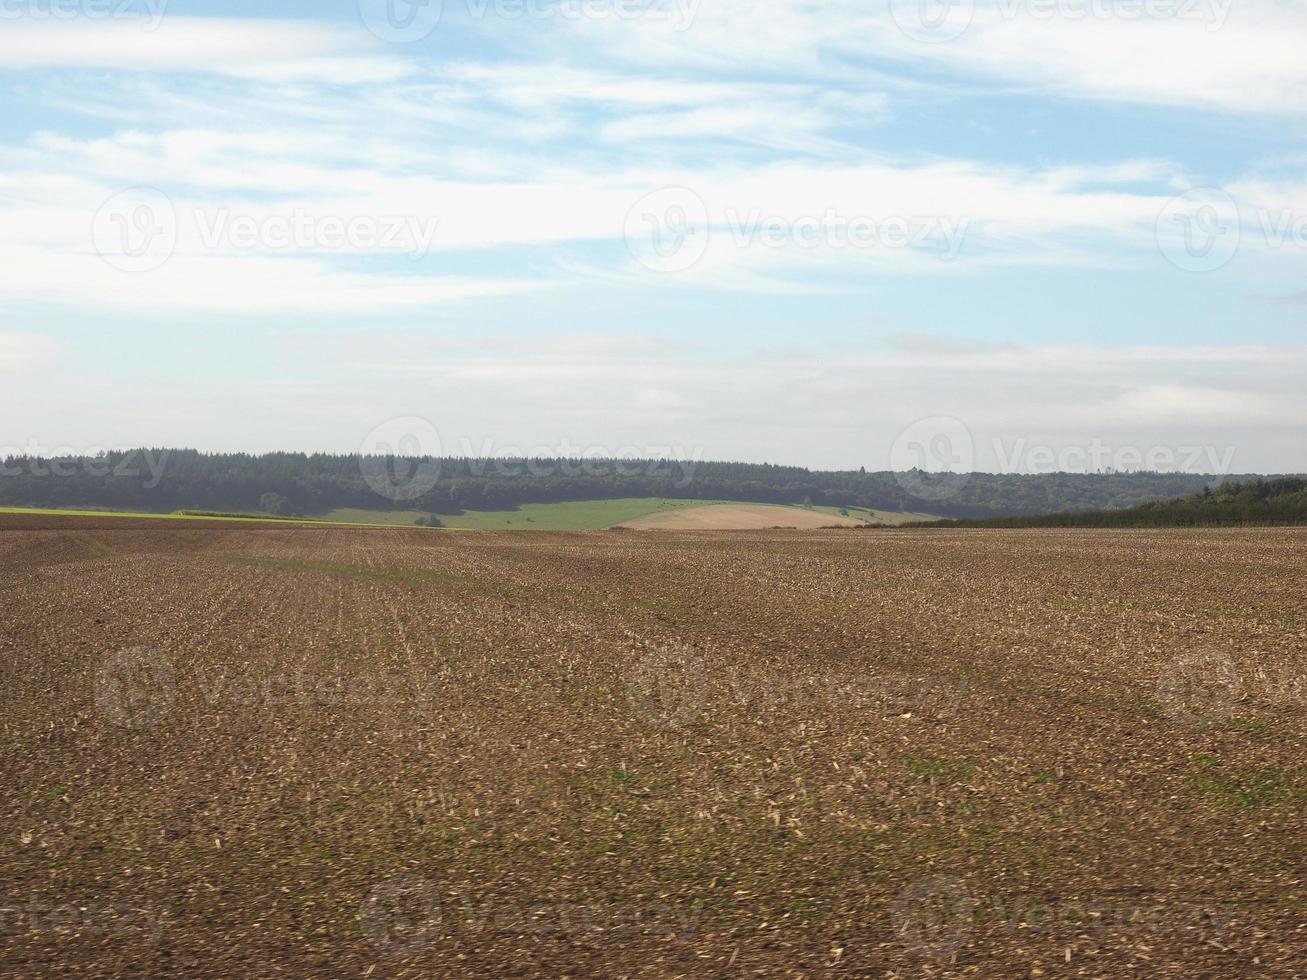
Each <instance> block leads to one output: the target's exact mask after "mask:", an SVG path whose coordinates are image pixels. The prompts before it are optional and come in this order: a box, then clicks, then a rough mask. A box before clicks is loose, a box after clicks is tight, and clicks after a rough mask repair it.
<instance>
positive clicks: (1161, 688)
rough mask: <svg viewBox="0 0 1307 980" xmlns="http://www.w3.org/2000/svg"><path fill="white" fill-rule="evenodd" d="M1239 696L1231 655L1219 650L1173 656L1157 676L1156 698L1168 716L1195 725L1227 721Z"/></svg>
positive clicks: (1239, 684) (1240, 687) (1240, 688)
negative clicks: (1174, 657)
mask: <svg viewBox="0 0 1307 980" xmlns="http://www.w3.org/2000/svg"><path fill="white" fill-rule="evenodd" d="M1242 696H1243V680H1242V678H1241V677H1240V675H1239V671H1238V668H1237V667H1236V666H1235V663H1234V660H1233V658H1231V657H1230V655H1229V654H1227V653H1225V652H1223V651H1220V650H1195V651H1192V652H1190V653H1187V654H1184V655H1183V656H1180V657H1177V658H1176V659H1175V660H1173V661H1172V662H1171V663H1170V664H1168V665H1167V667H1166V668H1165V669H1164V670H1163V671H1162V673H1161V675H1160V676H1159V677H1158V679H1157V697H1158V700H1159V701H1160V702H1161V703H1162V706H1163V709H1164V710H1165V711H1166V713H1167V714H1168V715H1170V716H1171V717H1172V718H1173V719H1175V720H1176V721H1178V722H1181V723H1182V724H1185V725H1191V726H1194V727H1197V728H1202V727H1206V726H1209V725H1212V724H1217V723H1220V722H1222V721H1227V720H1228V719H1229V718H1230V717H1231V716H1232V715H1233V714H1234V706H1235V704H1236V703H1237V702H1238V701H1239V700H1240V698H1241V697H1242Z"/></svg>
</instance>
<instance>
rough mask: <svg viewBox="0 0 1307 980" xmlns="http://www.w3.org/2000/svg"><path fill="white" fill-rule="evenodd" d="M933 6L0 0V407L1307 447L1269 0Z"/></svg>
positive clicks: (1284, 31) (118, 415)
mask: <svg viewBox="0 0 1307 980" xmlns="http://www.w3.org/2000/svg"><path fill="white" fill-rule="evenodd" d="M388 4H389V6H388ZM934 4H935V0H920V2H918V0H888V2H882V3H879V4H878V3H875V2H871V3H866V2H862V3H854V2H851V0H850V2H845V0H811V2H769V0H761V2H743V0H719V2H711V0H593V2H588V0H571V2H563V3H559V2H557V0H548V2H547V0H522V2H515V0H495V2H491V0H444V2H443V3H439V2H437V0H432V3H430V4H427V5H424V6H416V7H415V6H411V5H410V4H409V2H408V0H380V2H377V3H374V2H372V0H361V2H359V0H349V2H344V0H341V2H323V3H319V4H313V5H307V4H290V3H277V2H265V3H259V4H253V3H230V2H228V3H221V4H219V3H205V2H198V0H192V2H187V0H172V2H170V3H164V2H163V0H152V2H150V3H144V2H142V3H137V4H135V5H132V4H127V3H124V2H123V0H77V2H73V0H53V6H52V5H51V0H42V2H35V0H33V2H29V0H23V2H17V0H0V99H2V100H3V107H4V111H3V113H0V385H2V386H3V389H2V390H3V392H4V394H3V395H0V398H3V400H4V401H3V408H4V415H3V418H4V420H5V430H4V431H3V432H0V446H3V447H8V448H24V447H29V446H35V447H38V448H46V449H55V448H73V449H78V450H89V449H93V448H96V447H100V446H125V445H136V444H142V443H147V444H156V445H158V444H169V445H188V446H198V447H200V448H206V449H250V450H267V449H276V448H286V449H305V450H312V449H330V450H338V451H353V450H355V449H358V448H360V447H361V446H362V447H366V444H367V440H368V438H369V435H370V433H372V432H373V431H374V430H375V429H376V428H377V427H378V426H382V425H388V424H390V420H394V419H397V418H400V419H403V418H417V419H424V420H428V421H429V422H430V423H431V430H434V431H438V432H439V440H440V443H441V445H440V447H439V448H442V449H444V450H446V451H457V452H461V451H464V450H466V449H468V448H469V447H471V448H476V449H481V450H485V451H490V452H496V453H510V452H514V451H529V450H532V449H536V450H540V451H545V450H558V449H563V448H566V447H569V446H570V447H581V448H583V449H585V450H591V451H597V450H601V449H603V450H610V451H614V452H616V451H619V450H621V451H640V450H648V451H653V450H656V449H658V448H663V447H677V448H678V449H679V450H680V451H682V452H684V453H685V454H686V455H690V454H695V455H700V456H704V457H709V458H735V459H751V460H771V461H777V462H788V463H801V464H807V465H813V466H858V465H866V466H868V467H869V468H882V467H885V466H890V465H899V464H902V463H903V462H904V461H905V457H904V456H903V453H902V452H901V450H902V448H903V445H904V444H905V439H906V441H907V442H909V443H913V442H914V441H915V438H909V436H913V437H915V436H919V435H920V434H921V433H922V432H923V431H925V432H930V431H934V430H936V429H940V430H941V431H948V432H958V431H962V432H964V433H965V439H966V440H967V442H968V451H969V452H970V453H971V456H969V457H968V458H973V459H974V463H975V465H976V466H977V467H979V468H985V469H995V468H1001V466H1009V465H1012V466H1015V468H1019V469H1027V470H1028V469H1031V468H1032V465H1033V464H1029V463H1028V461H1025V460H1024V457H1023V456H1022V453H1021V452H1015V451H1014V447H1029V446H1042V447H1049V448H1051V449H1052V450H1053V451H1054V452H1055V453H1061V454H1063V457H1059V458H1070V459H1074V458H1075V454H1074V453H1073V454H1071V456H1069V457H1067V456H1065V453H1066V451H1067V450H1068V449H1074V448H1075V447H1084V446H1087V445H1090V444H1091V443H1095V441H1097V442H1098V443H1105V444H1108V445H1110V446H1112V447H1115V448H1118V449H1119V448H1123V447H1124V448H1134V449H1138V450H1143V451H1147V450H1157V449H1166V448H1170V449H1171V450H1173V451H1175V454H1177V455H1179V454H1180V452H1179V451H1180V450H1181V449H1183V448H1186V447H1204V448H1207V449H1210V450H1212V451H1213V453H1214V455H1215V457H1216V458H1220V459H1222V460H1228V461H1229V463H1228V465H1229V466H1230V467H1231V468H1233V469H1234V470H1236V471H1243V470H1260V471H1287V470H1304V469H1307V445H1305V444H1304V440H1303V439H1302V437H1301V430H1302V422H1303V419H1304V409H1307V396H1304V394H1303V389H1304V387H1307V386H1304V385H1303V384H1302V379H1303V374H1304V370H1303V369H1304V367H1307V345H1305V344H1304V331H1305V330H1307V280H1305V277H1304V274H1303V273H1304V269H1305V268H1307V264H1305V262H1304V260H1305V259H1307V130H1304V127H1303V125H1302V121H1303V116H1304V110H1307V59H1304V58H1303V57H1302V52H1303V51H1304V50H1307V9H1305V8H1304V6H1303V5H1302V4H1299V3H1294V2H1287V0H1286V2H1265V3H1248V4H1240V5H1239V6H1238V8H1237V9H1236V8H1235V6H1234V5H1233V4H1232V3H1230V2H1229V0H1122V2H1117V3H1104V2H1097V0H995V2H981V0H976V2H972V0H956V2H955V3H953V4H951V5H949V6H948V7H946V8H940V7H938V6H935V5H934ZM437 14H438V16H437ZM936 15H939V18H938V19H936ZM940 420H943V421H940ZM955 422H956V423H958V424H959V425H960V426H961V429H958V428H957V426H955V425H954V423H955ZM431 430H428V429H424V431H431ZM905 434H907V435H905ZM432 448H435V447H432ZM1022 452H1025V450H1022ZM1158 458H1159V459H1163V460H1165V458H1166V457H1165V454H1162V455H1161V456H1159V457H1158ZM1013 459H1016V460H1017V461H1016V462H1015V463H1013V462H1012V460H1013ZM909 461H910V460H909Z"/></svg>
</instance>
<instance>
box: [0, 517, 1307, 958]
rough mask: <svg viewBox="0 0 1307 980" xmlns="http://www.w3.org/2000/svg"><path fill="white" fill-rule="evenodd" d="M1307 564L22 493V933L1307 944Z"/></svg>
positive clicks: (1220, 543) (1, 716) (1070, 543)
mask: <svg viewBox="0 0 1307 980" xmlns="http://www.w3.org/2000/svg"><path fill="white" fill-rule="evenodd" d="M18 528H22V529H18ZM1305 573H1307V533H1304V532H1302V531H1295V530H1274V531H1252V530H1250V531H1174V532H1169V531H857V532H852V531H851V532H837V531H824V532H809V533H805V532H752V533H749V532H741V533H723V532H713V533H695V532H669V533H667V534H657V535H651V534H635V533H629V532H627V533H623V532H593V533H585V534H552V533H535V534H529V535H521V534H513V533H503V532H500V533H496V532H487V533H480V532H468V533H458V534H442V533H437V532H431V531H427V530H422V529H411V530H410V529H398V528H397V529H394V530H389V529H377V530H373V529H358V528H324V527H267V526H263V527H259V528H252V527H249V526H245V525H223V526H218V525H214V526H206V527H195V526H193V525H185V526H178V525H175V524H170V525H167V527H166V528H165V527H163V526H162V525H157V524H156V525H153V526H150V522H141V524H140V525H138V526H124V525H123V524H121V523H118V522H114V523H112V524H111V525H109V524H108V522H105V521H100V522H98V523H97V522H96V520H95V519H90V520H89V521H87V522H84V523H83V524H80V525H79V524H77V523H76V522H75V521H70V520H58V521H50V523H49V525H47V527H46V528H34V527H33V526H32V522H31V521H30V520H23V521H16V520H14V519H11V518H6V517H0V596H2V597H3V602H2V603H0V699H2V700H0V771H3V773H4V777H3V781H0V827H3V828H4V831H3V834H4V840H3V843H2V844H0V974H2V975H7V976H188V977H193V976H203V977H219V976H221V977H229V976H240V977H269V976H321V977H350V976H371V977H391V976H407V977H431V976H455V977H488V976H524V977H525V976H548V977H557V976H605V977H620V976H631V977H635V976H639V977H673V976H695V977H698V976H767V977H775V976H818V975H821V976H858V977H866V976H886V977H919V976H927V977H973V978H982V977H1028V976H1046V977H1063V976H1077V977H1078V976H1084V977H1127V976H1129V977H1186V978H1195V977H1252V976H1258V977H1260V976H1268V977H1272V976H1273V977H1295V976H1303V975H1305V974H1307V882H1305V880H1304V879H1307V870H1305V864H1304V846H1303V841H1304V839H1305V837H1304V831H1307V826H1304V823H1305V821H1304V802H1305V801H1307V770H1305V766H1307V717H1305V716H1307V684H1304V658H1305V650H1307V625H1305V624H1307V591H1305V590H1304V589H1303V581H1304V575H1305Z"/></svg>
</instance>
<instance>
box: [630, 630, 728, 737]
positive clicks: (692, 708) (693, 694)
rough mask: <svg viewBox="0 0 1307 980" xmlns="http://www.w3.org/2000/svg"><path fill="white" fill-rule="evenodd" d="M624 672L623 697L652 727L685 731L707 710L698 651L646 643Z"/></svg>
mask: <svg viewBox="0 0 1307 980" xmlns="http://www.w3.org/2000/svg"><path fill="white" fill-rule="evenodd" d="M632 639H634V640H635V641H636V643H637V644H639V645H641V646H643V647H644V648H645V649H644V652H643V655H642V656H641V657H640V658H639V659H638V660H637V661H636V662H635V663H634V664H633V665H632V666H631V668H630V669H629V670H628V671H627V672H626V696H627V700H628V701H629V702H630V704H631V707H632V709H633V710H634V711H635V713H636V715H637V716H638V717H639V718H641V719H642V720H643V721H645V722H646V723H648V724H650V725H653V726H654V727H655V728H687V727H689V726H691V725H693V724H695V723H697V722H698V721H699V720H700V719H701V718H702V717H703V714H704V711H705V709H706V708H707V698H708V671H707V668H706V667H704V664H703V657H702V655H701V654H700V653H699V651H698V650H696V649H694V648H693V647H691V646H688V645H686V644H684V643H678V642H672V643H667V644H661V645H653V644H649V643H647V642H645V641H641V640H639V639H638V638H636V637H632Z"/></svg>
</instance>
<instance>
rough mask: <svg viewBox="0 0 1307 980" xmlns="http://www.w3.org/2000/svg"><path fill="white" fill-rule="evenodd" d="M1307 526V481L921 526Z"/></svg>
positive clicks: (1261, 482) (1255, 483)
mask: <svg viewBox="0 0 1307 980" xmlns="http://www.w3.org/2000/svg"><path fill="white" fill-rule="evenodd" d="M1303 524H1307V480H1305V479H1302V478H1301V477H1277V478H1275V479H1252V480H1243V481H1240V482H1235V483H1223V484H1221V485H1220V486H1218V487H1215V488H1211V487H1208V488H1204V489H1203V490H1201V491H1199V492H1198V493H1195V494H1190V495H1189V496H1186V497H1181V498H1180V499H1178V500H1150V501H1147V502H1145V503H1142V504H1139V505H1137V506H1135V507H1129V508H1126V509H1124V510H1094V511H1084V512H1080V513H1059V514H1046V515H1040V516H1013V517H988V518H979V519H975V518H973V519H969V520H966V519H964V520H954V521H931V522H928V523H925V524H920V525H915V526H919V527H1238V526H1244V525H1268V526H1269V525H1303Z"/></svg>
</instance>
